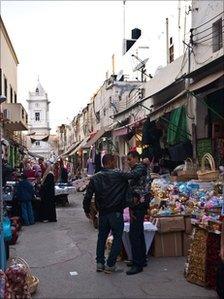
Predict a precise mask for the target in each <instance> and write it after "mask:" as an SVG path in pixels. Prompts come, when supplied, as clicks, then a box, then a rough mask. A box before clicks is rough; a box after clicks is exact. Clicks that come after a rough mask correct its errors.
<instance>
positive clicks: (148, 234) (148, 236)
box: [122, 221, 157, 260]
mask: <svg viewBox="0 0 224 299" xmlns="http://www.w3.org/2000/svg"><path fill="white" fill-rule="evenodd" d="M129 230H130V223H129V222H125V223H124V232H123V236H122V241H123V244H124V248H125V251H126V253H127V256H128V260H132V253H131V244H130V240H129ZM156 231H157V227H156V226H155V225H154V224H152V223H151V222H149V221H145V222H144V235H145V244H146V254H148V252H149V249H150V247H151V244H152V241H153V239H154V236H155V232H156Z"/></svg>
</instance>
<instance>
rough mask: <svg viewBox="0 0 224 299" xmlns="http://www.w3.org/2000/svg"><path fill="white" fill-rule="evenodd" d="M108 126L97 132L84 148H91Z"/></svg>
mask: <svg viewBox="0 0 224 299" xmlns="http://www.w3.org/2000/svg"><path fill="white" fill-rule="evenodd" d="M106 132H107V131H106V128H102V129H100V130H99V131H97V132H96V134H95V135H94V136H93V137H92V138H91V139H90V140H89V141H88V142H87V143H86V144H85V145H84V146H83V148H90V147H91V146H92V145H93V144H94V143H95V142H97V140H98V139H100V138H101V137H102V136H103V135H104V134H105V133H106Z"/></svg>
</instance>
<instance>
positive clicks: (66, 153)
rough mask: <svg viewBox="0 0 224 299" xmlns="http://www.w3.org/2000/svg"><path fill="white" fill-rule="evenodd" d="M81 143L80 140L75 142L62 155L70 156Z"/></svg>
mask: <svg viewBox="0 0 224 299" xmlns="http://www.w3.org/2000/svg"><path fill="white" fill-rule="evenodd" d="M79 144H80V142H74V143H73V144H72V145H71V147H70V148H69V149H68V150H67V151H66V152H65V153H64V154H62V155H61V156H62V157H66V156H69V154H70V153H71V152H72V151H73V150H74V149H75V148H76V147H77V146H78V145H79Z"/></svg>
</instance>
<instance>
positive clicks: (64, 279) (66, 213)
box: [11, 194, 217, 299]
mask: <svg viewBox="0 0 224 299" xmlns="http://www.w3.org/2000/svg"><path fill="white" fill-rule="evenodd" d="M70 202H71V206H70V207H67V208H58V209H57V214H58V222H57V223H37V224H35V225H33V226H30V227H24V228H23V230H22V232H21V233H20V236H19V241H18V243H17V244H16V245H15V246H13V247H12V249H11V255H12V256H20V257H22V258H25V259H26V260H27V261H28V263H29V265H30V266H31V269H32V272H33V273H34V274H35V275H37V276H38V277H39V279H40V285H39V288H38V292H37V293H36V295H35V296H34V297H35V298H158V299H165V298H172V299H176V298H182V299H190V298H191V299H193V298H204V299H205V298H206V299H212V298H217V296H216V293H215V292H214V291H210V290H207V289H204V288H202V287H199V286H196V285H193V284H190V283H188V282H186V280H185V278H184V276H183V270H184V262H185V259H184V258H182V257H180V258H150V260H149V264H148V267H147V268H144V272H142V273H140V274H138V275H134V276H132V277H130V276H127V275H126V274H125V272H123V273H115V274H112V275H107V274H104V273H96V272H95V247H96V237H97V231H96V230H95V229H94V228H93V226H92V225H91V224H90V223H89V221H88V219H86V218H85V215H84V214H83V211H82V205H81V203H82V194H77V195H75V196H73V197H72V198H70ZM119 267H123V268H124V270H126V267H125V264H124V263H119ZM70 272H77V274H78V275H71V274H70ZM75 274H76V273H75Z"/></svg>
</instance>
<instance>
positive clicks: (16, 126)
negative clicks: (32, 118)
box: [2, 103, 28, 131]
mask: <svg viewBox="0 0 224 299" xmlns="http://www.w3.org/2000/svg"><path fill="white" fill-rule="evenodd" d="M2 112H3V119H4V128H5V129H6V130H9V131H25V130H27V129H28V127H27V124H28V114H27V112H26V110H25V109H24V107H23V105H22V104H20V103H3V104H2Z"/></svg>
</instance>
